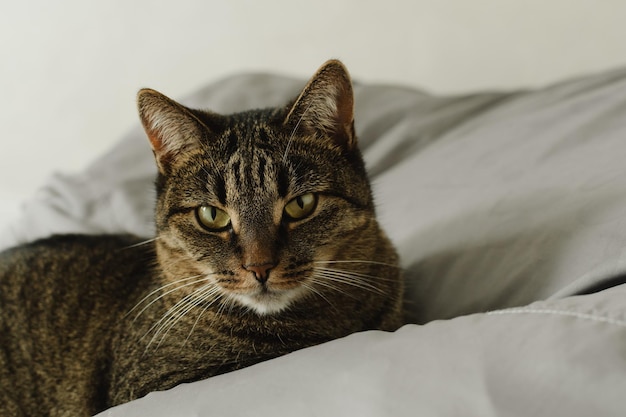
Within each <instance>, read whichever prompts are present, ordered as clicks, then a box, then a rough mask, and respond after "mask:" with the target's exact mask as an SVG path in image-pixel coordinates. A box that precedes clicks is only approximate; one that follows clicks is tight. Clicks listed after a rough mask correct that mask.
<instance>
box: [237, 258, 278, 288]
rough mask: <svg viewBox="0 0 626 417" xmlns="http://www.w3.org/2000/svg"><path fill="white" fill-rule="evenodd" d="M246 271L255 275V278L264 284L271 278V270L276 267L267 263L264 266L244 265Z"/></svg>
mask: <svg viewBox="0 0 626 417" xmlns="http://www.w3.org/2000/svg"><path fill="white" fill-rule="evenodd" d="M243 267H244V269H245V270H246V271H250V272H252V273H254V277H255V278H256V280H257V281H259V282H260V283H261V284H264V283H265V282H266V281H267V279H268V278H269V276H270V269H272V268H273V267H274V264H272V263H266V264H263V265H254V264H253V265H244V266H243Z"/></svg>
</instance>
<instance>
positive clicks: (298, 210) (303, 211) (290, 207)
mask: <svg viewBox="0 0 626 417" xmlns="http://www.w3.org/2000/svg"><path fill="white" fill-rule="evenodd" d="M315 206H317V195H315V194H313V193H307V194H302V195H301V196H298V197H296V198H294V199H293V200H291V201H290V202H288V203H287V205H286V206H285V214H286V215H287V217H289V219H291V220H300V219H304V218H305V217H307V216H309V215H310V214H311V213H313V210H315Z"/></svg>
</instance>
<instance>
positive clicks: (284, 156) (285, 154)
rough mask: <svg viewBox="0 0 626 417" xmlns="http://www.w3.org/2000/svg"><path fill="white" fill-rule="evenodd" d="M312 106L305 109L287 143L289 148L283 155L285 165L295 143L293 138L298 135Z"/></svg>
mask: <svg viewBox="0 0 626 417" xmlns="http://www.w3.org/2000/svg"><path fill="white" fill-rule="evenodd" d="M312 104H313V103H311V104H309V105H308V106H307V108H306V109H304V111H303V112H302V114H301V115H300V118H299V119H298V123H296V126H295V127H294V128H293V131H292V132H291V134H290V135H289V141H288V142H287V147H286V148H285V153H284V154H283V163H285V161H286V160H287V154H288V153H289V149H291V142H293V138H294V136H295V135H296V132H297V131H298V128H299V127H300V123H302V120H303V119H304V115H305V114H306V113H307V112H308V111H309V109H310V108H311V105H312Z"/></svg>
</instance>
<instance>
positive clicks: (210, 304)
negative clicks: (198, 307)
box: [183, 291, 222, 346]
mask: <svg viewBox="0 0 626 417" xmlns="http://www.w3.org/2000/svg"><path fill="white" fill-rule="evenodd" d="M216 293H218V294H216V295H217V297H216V298H215V299H214V300H212V301H211V302H210V303H208V304H207V305H206V306H204V308H203V309H202V311H201V312H200V314H198V318H197V319H196V321H195V322H194V323H193V326H191V330H189V334H188V335H187V338H186V339H185V342H183V346H184V345H185V344H187V341H188V340H189V338H190V337H191V334H192V333H193V331H194V330H195V328H196V325H197V324H198V322H199V321H200V318H201V317H202V315H203V314H204V312H205V311H207V309H208V308H209V307H211V306H212V305H213V304H215V302H217V301H219V300H220V299H221V298H222V296H221V295H220V294H219V291H217V292H216ZM209 297H210V295H205V296H203V298H202V300H200V304H202V303H203V302H204V301H206V300H207V299H208V298H209Z"/></svg>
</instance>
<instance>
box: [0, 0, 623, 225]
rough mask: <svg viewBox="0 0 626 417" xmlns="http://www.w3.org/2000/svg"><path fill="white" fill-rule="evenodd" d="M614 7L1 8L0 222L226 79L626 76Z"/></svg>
mask: <svg viewBox="0 0 626 417" xmlns="http://www.w3.org/2000/svg"><path fill="white" fill-rule="evenodd" d="M625 16H626V1H620V0H406V1H403V0H385V1H370V0H315V1H308V2H304V1H296V0H228V1H226V0H225V1H207V0H176V1H164V0H158V1H148V0H107V1H100V2H96V1H85V0H56V1H49V0H25V1H21V2H17V1H14V2H9V1H4V2H2V4H0V54H1V60H2V65H0V93H1V99H0V106H1V111H0V126H1V128H2V135H1V136H0V215H3V216H6V215H10V214H13V213H15V212H16V211H17V210H18V203H17V202H18V201H19V200H20V199H23V198H25V197H27V196H29V195H31V194H32V193H33V190H34V189H35V188H36V186H37V185H38V184H40V183H42V181H43V180H44V178H45V177H46V176H47V175H48V174H49V173H50V172H51V171H53V170H57V171H59V170H60V171H75V170H78V169H80V168H82V167H83V166H84V165H85V164H86V163H88V162H89V161H90V160H92V159H93V158H94V157H95V156H96V155H97V154H99V153H101V152H102V151H103V150H105V149H106V148H108V147H109V146H110V145H111V144H112V143H113V142H115V141H116V140H117V138H119V136H120V135H121V134H122V133H123V132H124V131H126V130H127V128H128V127H129V126H131V125H132V124H133V123H135V120H136V115H135V106H134V95H135V92H136V90H137V89H138V88H140V87H144V86H150V87H153V88H157V89H159V90H161V91H163V92H164V93H166V94H168V95H171V96H173V97H180V96H182V95H184V94H185V93H187V92H190V91H191V90H193V89H194V88H196V87H198V86H200V85H203V84H205V83H206V82H208V81H211V80H214V79H216V78H218V77H220V76H223V75H226V74H229V73H231V72H235V71H237V72H239V71H247V70H271V71H278V72H282V73H287V74H294V75H300V76H302V77H307V76H309V75H310V74H312V72H313V71H314V70H315V69H316V68H317V67H318V65H320V64H321V63H322V62H323V61H324V60H326V59H327V58H329V57H338V58H341V59H343V60H344V62H345V63H346V64H347V65H348V67H349V68H350V70H351V72H352V74H353V76H354V77H355V78H358V79H361V80H365V81H385V82H392V83H404V84H411V85H414V86H421V87H426V88H428V89H430V90H432V91H435V92H441V93H450V92H458V91H469V90H475V89H483V88H505V87H517V86H535V85H541V84H544V83H547V82H551V81H554V80H557V79H561V78H563V77H568V76H571V75H575V74H581V73H587V72H591V71H598V70H602V69H605V68H610V67H615V66H618V65H624V64H626V42H625V40H626V25H625V24H624V17H625Z"/></svg>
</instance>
